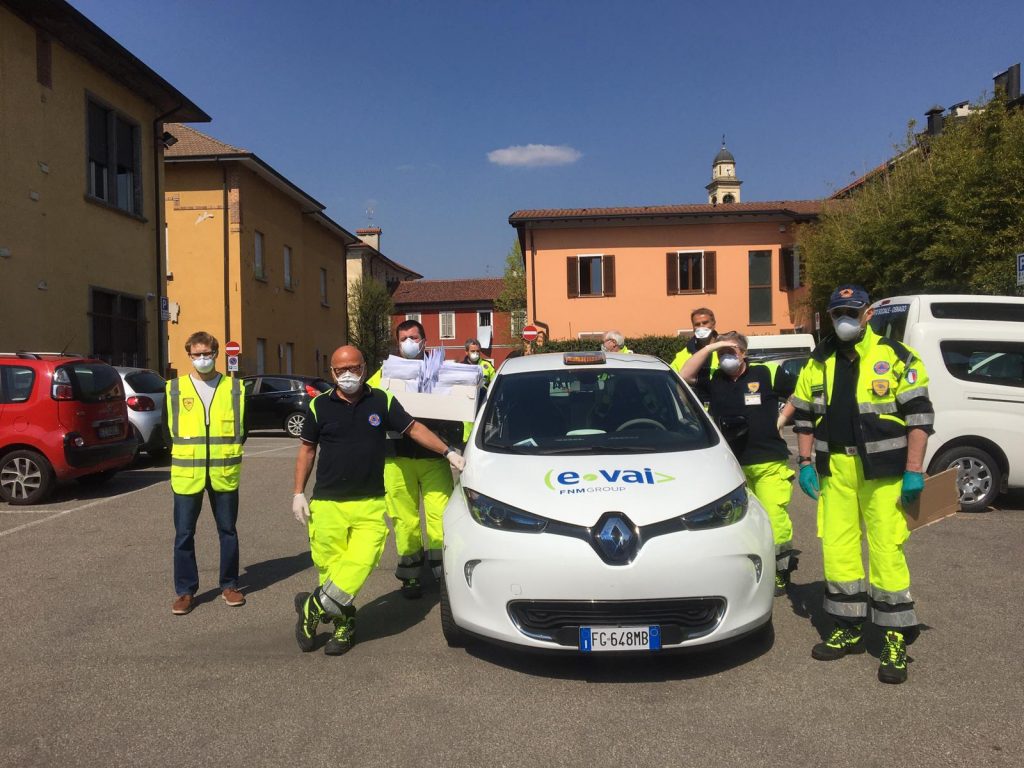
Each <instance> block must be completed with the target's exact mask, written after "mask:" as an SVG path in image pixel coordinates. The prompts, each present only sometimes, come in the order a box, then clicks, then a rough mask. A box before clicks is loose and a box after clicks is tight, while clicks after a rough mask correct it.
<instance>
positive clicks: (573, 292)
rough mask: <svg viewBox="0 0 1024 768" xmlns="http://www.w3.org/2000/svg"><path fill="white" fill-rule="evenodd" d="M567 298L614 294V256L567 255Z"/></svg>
mask: <svg viewBox="0 0 1024 768" xmlns="http://www.w3.org/2000/svg"><path fill="white" fill-rule="evenodd" d="M566 267H567V269H566V283H567V285H568V294H569V298H570V299H573V298H576V297H577V296H614V295H615V257H614V256H612V255H610V254H600V255H595V254H584V255H582V256H569V257H568V258H567V264H566Z"/></svg>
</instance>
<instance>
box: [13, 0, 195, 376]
mask: <svg viewBox="0 0 1024 768" xmlns="http://www.w3.org/2000/svg"><path fill="white" fill-rule="evenodd" d="M209 119H210V118H209V117H208V116H207V115H206V114H205V113H204V112H203V111H202V110H201V109H199V108H198V107H197V106H196V105H195V104H193V103H192V102H191V101H189V100H188V99H187V98H186V97H185V96H184V95H182V94H181V93H180V92H179V91H177V90H176V89H175V88H174V87H173V86H171V85H170V84H169V83H168V82H167V81H165V80H164V79H163V78H162V77H160V75H158V74H157V73H156V72H154V71H153V70H151V69H150V68H149V67H147V66H146V65H145V64H143V63H142V62H141V61H140V60H139V59H137V58H136V57H135V56H133V55H132V54H131V53H129V52H128V51H126V50H125V49H124V48H122V47H121V46H120V45H119V44H118V43H117V41H115V40H114V39H113V38H111V37H110V36H109V35H107V34H106V33H104V32H103V31H102V30H101V29H99V28H98V27H97V26H96V25H95V24H93V23H92V22H90V21H89V20H88V19H87V18H85V17H84V16H83V15H82V14H80V13H79V12H78V11H76V10H75V9H74V8H72V7H71V6H70V5H68V4H67V3H65V2H59V1H58V0H0V289H2V298H0V351H14V350H33V351H60V350H63V349H66V350H69V351H75V352H79V353H86V354H92V355H94V356H96V357H100V358H102V359H105V360H108V361H110V362H113V363H115V364H119V365H121V364H125V365H141V366H148V367H152V368H160V367H161V361H162V359H163V358H164V354H163V348H162V342H163V341H164V334H163V333H162V332H161V328H162V323H161V315H160V301H159V297H160V296H162V295H163V292H164V269H163V256H164V254H163V219H162V217H163V208H162V205H160V203H162V201H163V178H162V152H163V145H162V143H161V140H162V137H163V134H164V125H163V121H164V120H177V121H186V122H206V121H209Z"/></svg>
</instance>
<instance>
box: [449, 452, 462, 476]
mask: <svg viewBox="0 0 1024 768" xmlns="http://www.w3.org/2000/svg"><path fill="white" fill-rule="evenodd" d="M448 463H449V464H451V465H452V468H453V469H457V470H459V472H461V471H462V470H463V469H465V467H466V460H465V459H464V458H462V454H461V453H459V452H458V451H457V450H456V449H455V448H452V449H451V450H450V451H448Z"/></svg>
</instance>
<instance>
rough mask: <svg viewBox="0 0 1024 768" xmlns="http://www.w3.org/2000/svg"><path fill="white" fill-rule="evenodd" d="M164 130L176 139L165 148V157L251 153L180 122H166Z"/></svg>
mask: <svg viewBox="0 0 1024 768" xmlns="http://www.w3.org/2000/svg"><path fill="white" fill-rule="evenodd" d="M164 130H165V131H167V132H169V133H170V134H171V135H172V136H174V138H176V139H177V140H178V143H177V144H174V145H172V146H170V147H168V148H167V150H166V151H165V152H164V156H165V157H196V156H205V155H251V154H252V152H250V151H249V150H248V149H240V148H239V147H233V146H231V145H230V144H225V143H224V142H223V141H217V139H215V138H213V137H212V136H207V135H206V134H205V133H202V132H200V131H197V130H196V129H195V128H192V127H191V126H188V125H184V124H182V123H167V124H166V125H164Z"/></svg>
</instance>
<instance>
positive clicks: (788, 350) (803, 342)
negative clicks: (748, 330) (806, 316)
mask: <svg viewBox="0 0 1024 768" xmlns="http://www.w3.org/2000/svg"><path fill="white" fill-rule="evenodd" d="M816 345H817V342H816V341H815V340H814V337H813V336H812V335H811V334H809V333H781V334H774V335H772V336H747V359H748V360H752V361H759V360H771V359H779V358H783V357H796V356H798V355H808V356H809V355H810V354H811V350H813V349H814V347H815V346H816Z"/></svg>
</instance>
